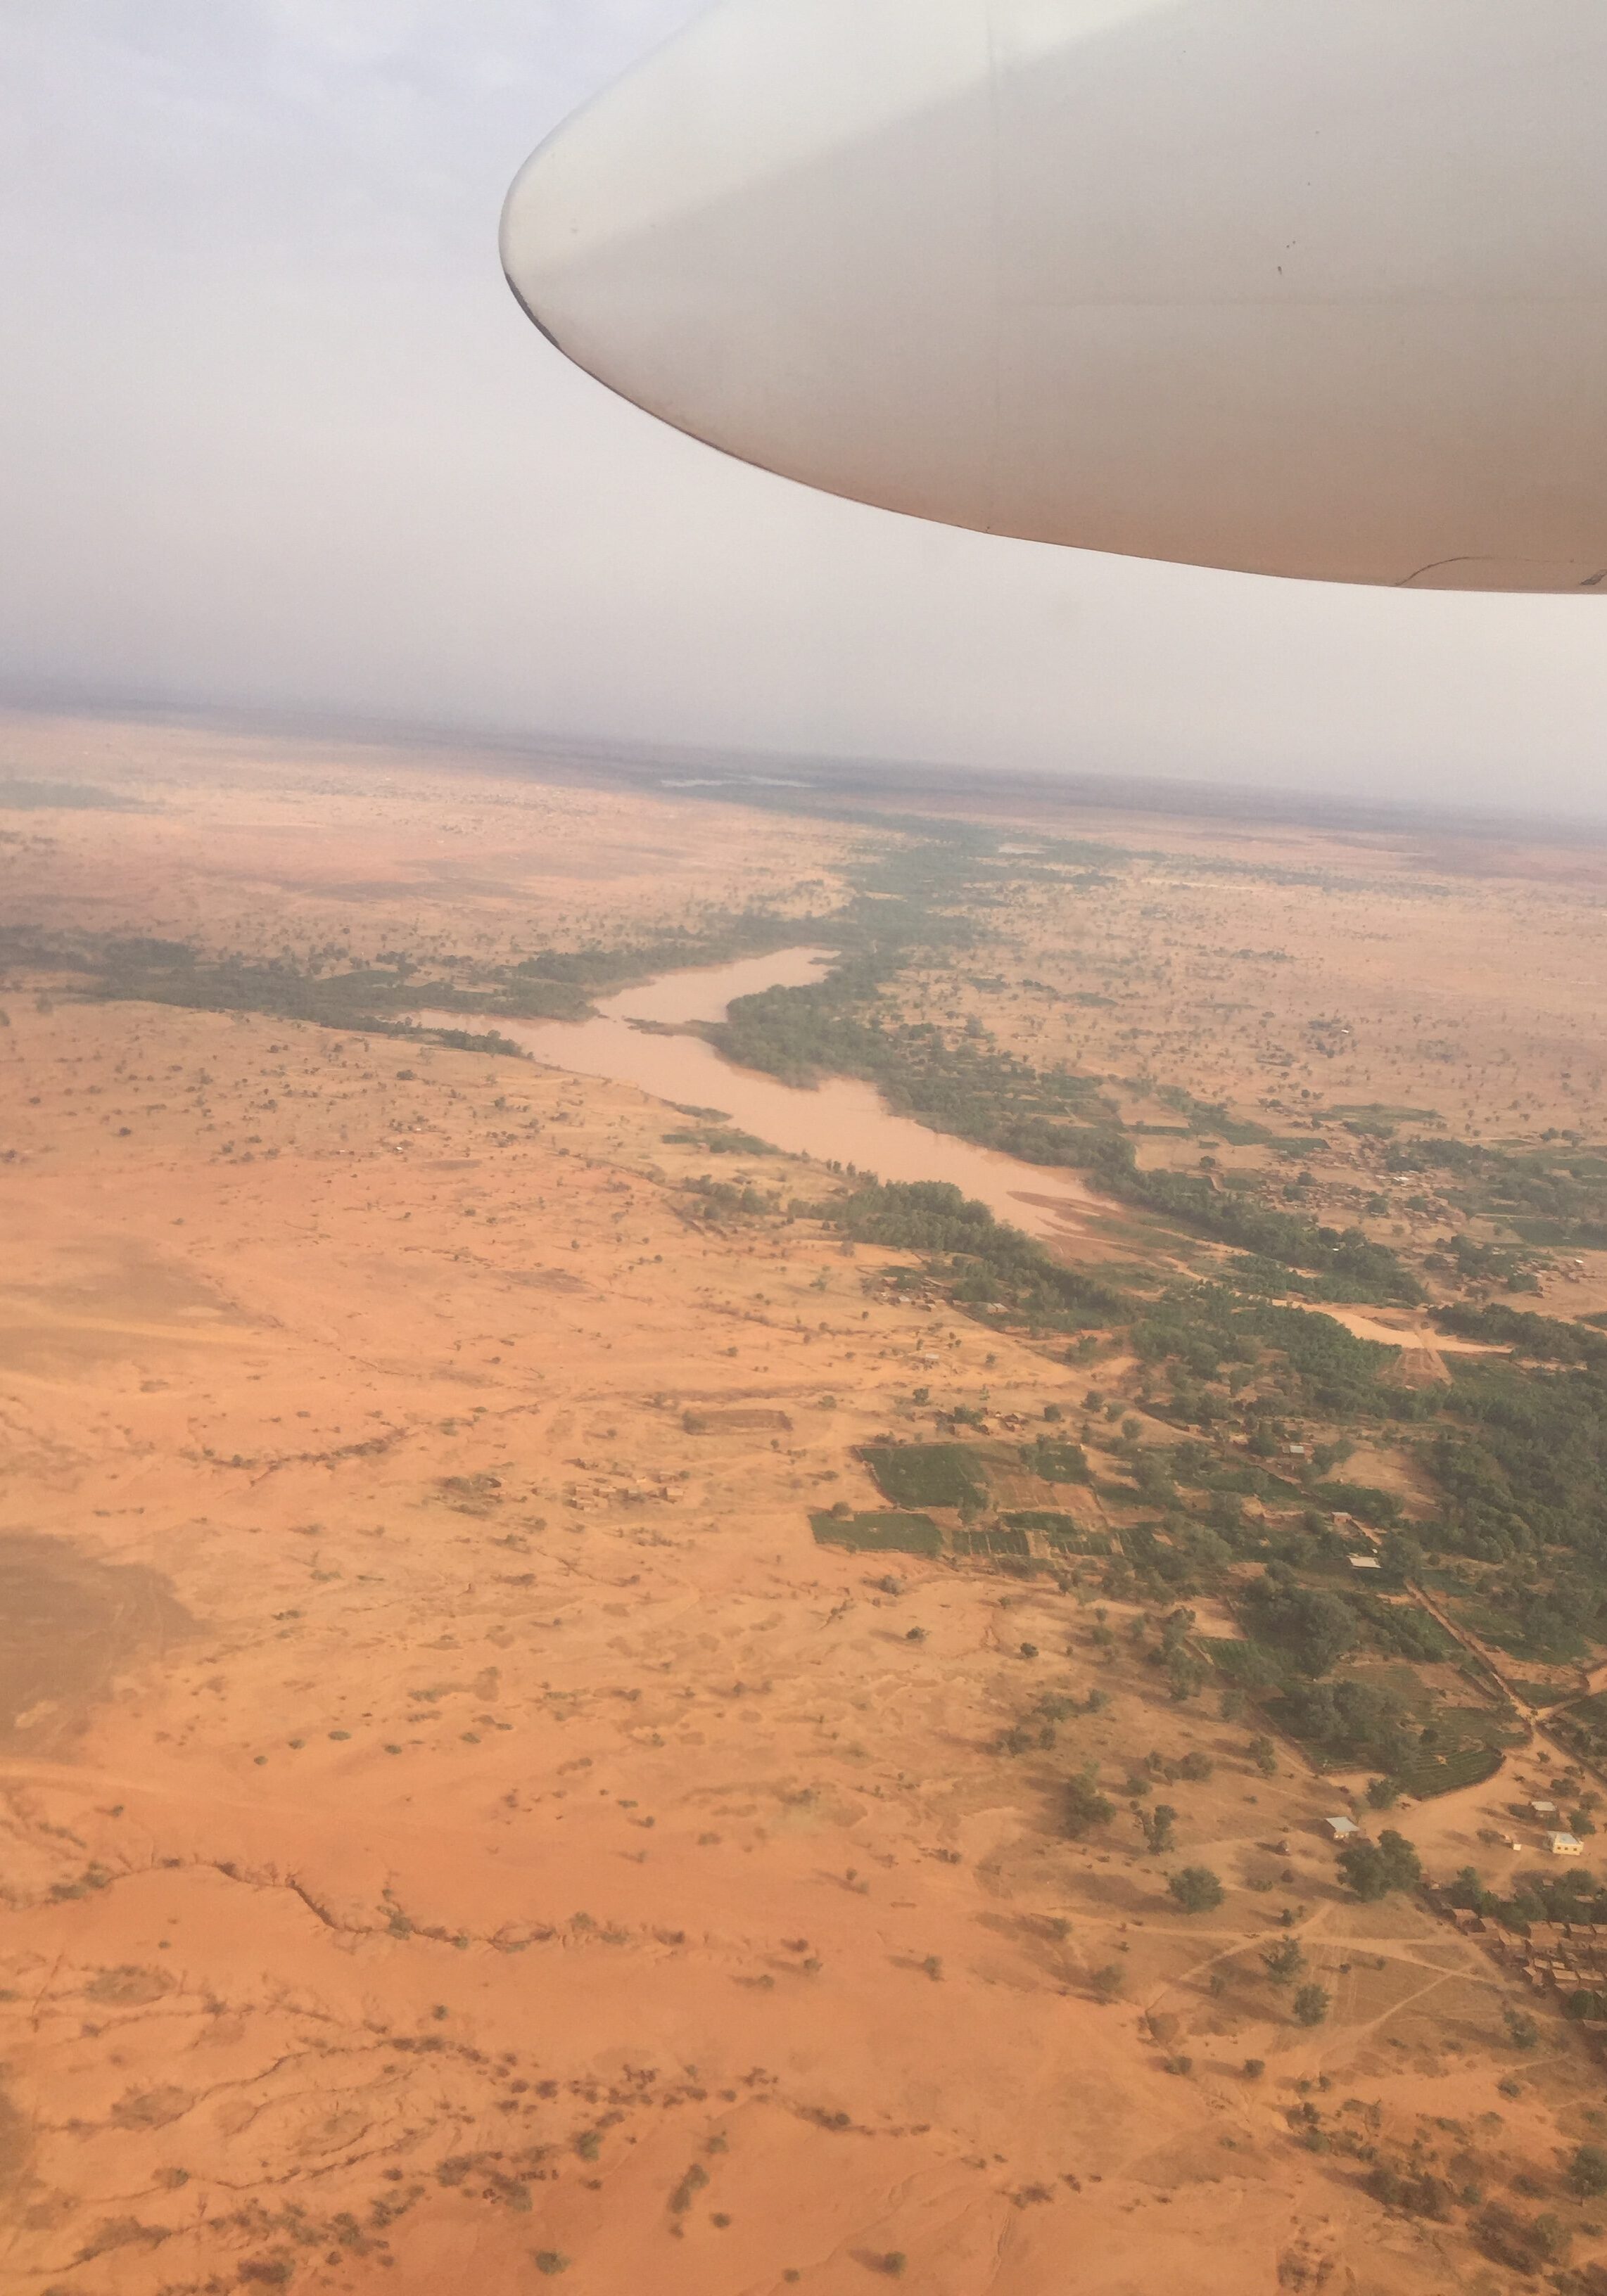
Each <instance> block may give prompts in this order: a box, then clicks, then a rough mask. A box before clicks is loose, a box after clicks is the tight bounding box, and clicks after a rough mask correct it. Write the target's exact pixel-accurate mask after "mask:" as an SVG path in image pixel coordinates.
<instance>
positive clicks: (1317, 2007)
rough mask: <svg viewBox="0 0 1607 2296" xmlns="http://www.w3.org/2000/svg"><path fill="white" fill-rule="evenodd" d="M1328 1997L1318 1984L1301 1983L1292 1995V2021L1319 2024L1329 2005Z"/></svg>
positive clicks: (1301, 2023)
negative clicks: (1297, 1990)
mask: <svg viewBox="0 0 1607 2296" xmlns="http://www.w3.org/2000/svg"><path fill="white" fill-rule="evenodd" d="M1330 2006H1331V2003H1330V2000H1329V1997H1328V1995H1327V1993H1326V1992H1325V1990H1324V1988H1323V1987H1322V1986H1320V1985H1302V1986H1301V1988H1300V1991H1299V1992H1298V1993H1297V1994H1296V1995H1295V1997H1294V2021H1295V2023H1296V2024H1297V2025H1320V2024H1321V2023H1322V2021H1323V2020H1324V2018H1325V2017H1326V2016H1327V2014H1328V2011H1329V2008H1330Z"/></svg>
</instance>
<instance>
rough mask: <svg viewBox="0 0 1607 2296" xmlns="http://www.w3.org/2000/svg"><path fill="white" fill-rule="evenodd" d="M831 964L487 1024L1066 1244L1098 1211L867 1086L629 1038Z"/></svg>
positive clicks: (812, 960) (544, 1051)
mask: <svg viewBox="0 0 1607 2296" xmlns="http://www.w3.org/2000/svg"><path fill="white" fill-rule="evenodd" d="M833 962H834V958H833V955H832V952H831V951H830V950H822V949H811V948H791V949H782V950H780V951H778V952H776V953H775V954H774V955H769V956H749V957H742V958H740V959H739V960H738V961H737V962H736V963H735V964H717V965H705V966H702V967H701V968H699V969H698V970H696V971H694V972H666V973H661V974H660V976H659V978H658V979H657V980H649V981H644V982H643V983H642V984H641V986H640V987H638V988H627V989H624V990H622V991H621V992H620V994H619V996H610V997H608V998H606V999H604V1000H603V1001H602V1002H601V1003H600V1004H599V1005H598V1008H597V1013H596V1016H595V1018H594V1019H593V1020H590V1021H504V1020H498V1021H495V1022H494V1023H492V1024H491V1025H492V1026H493V1027H494V1028H495V1029H496V1033H497V1035H498V1036H502V1037H508V1038H509V1039H510V1040H511V1041H512V1043H514V1044H516V1045H519V1046H522V1047H523V1049H524V1050H525V1051H527V1052H529V1053H530V1054H533V1055H534V1057H535V1058H536V1059H537V1060H538V1061H541V1062H545V1064H546V1065H547V1066H548V1067H551V1068H556V1069H567V1070H570V1072H571V1073H573V1074H574V1075H577V1076H593V1077H606V1078H609V1079H610V1081H611V1082H612V1083H615V1084H634V1085H636V1086H638V1087H640V1089H641V1090H642V1091H644V1092H648V1093H652V1094H653V1095H655V1097H657V1098H658V1099H660V1100H665V1101H668V1102H670V1103H678V1104H680V1105H681V1106H682V1107H686V1106H691V1107H696V1108H717V1109H718V1110H719V1111H721V1112H722V1114H724V1115H725V1116H726V1117H728V1118H729V1119H730V1120H731V1121H732V1123H734V1124H735V1125H738V1126H740V1127H741V1128H742V1130H743V1131H744V1132H751V1133H752V1134H753V1135H754V1136H756V1138H758V1139H760V1140H766V1141H768V1142H769V1143H770V1144H771V1146H772V1147H775V1148H782V1149H784V1150H786V1151H787V1152H788V1153H789V1154H791V1155H794V1156H808V1157H811V1158H813V1159H814V1160H816V1162H821V1163H824V1162H827V1161H829V1160H832V1159H833V1158H834V1159H835V1160H837V1161H838V1162H839V1163H841V1164H852V1165H854V1166H856V1167H857V1169H858V1170H860V1171H861V1172H867V1173H872V1172H873V1173H874V1174H875V1175H876V1177H878V1178H879V1179H883V1180H952V1181H953V1182H954V1184H955V1186H956V1187H957V1188H961V1189H963V1191H964V1193H966V1194H967V1195H968V1196H976V1197H979V1198H980V1200H981V1201H982V1202H983V1203H985V1204H986V1205H987V1206H988V1210H990V1211H992V1212H993V1213H994V1214H995V1216H996V1218H999V1219H1007V1220H1010V1221H1012V1222H1013V1224H1014V1226H1017V1227H1020V1228H1024V1229H1025V1230H1026V1231H1027V1233H1028V1234H1030V1235H1037V1236H1043V1237H1054V1236H1056V1235H1062V1234H1065V1232H1066V1229H1067V1226H1068V1225H1069V1224H1070V1222H1071V1221H1073V1220H1075V1219H1077V1218H1078V1216H1079V1215H1080V1216H1082V1217H1083V1218H1086V1213H1087V1211H1088V1210H1090V1209H1091V1208H1092V1207H1094V1206H1095V1204H1099V1209H1101V1210H1108V1209H1109V1207H1108V1206H1105V1205H1103V1204H1101V1203H1099V1200H1098V1199H1097V1198H1095V1197H1094V1196H1093V1195H1092V1194H1091V1193H1090V1192H1089V1191H1088V1190H1087V1189H1086V1188H1085V1187H1084V1186H1083V1185H1082V1184H1081V1182H1080V1181H1078V1180H1077V1179H1075V1178H1073V1177H1071V1175H1070V1174H1069V1173H1066V1172H1063V1171H1055V1172H1049V1171H1043V1170H1040V1169H1038V1168H1037V1166H1036V1165H1032V1164H1021V1163H1018V1162H1016V1160H1015V1159H1014V1158H1013V1157H1010V1156H1000V1155H996V1154H995V1153H994V1152H993V1151H992V1150H991V1149H988V1148H974V1147H972V1145H971V1144H970V1143H969V1142H968V1141H964V1140H955V1139H952V1138H951V1137H950V1136H948V1135H947V1133H942V1132H929V1131H928V1130H927V1128H926V1127H925V1125H923V1124H917V1123H916V1122H915V1120H914V1118H913V1117H908V1116H896V1115H895V1114H894V1113H893V1111H891V1110H890V1108H889V1107H888V1106H887V1104H886V1103H885V1102H884V1101H883V1100H882V1098H881V1094H880V1093H879V1092H878V1091H877V1090H876V1088H875V1087H874V1086H873V1085H870V1084H865V1083H861V1082H859V1081H858V1080H857V1079H856V1078H850V1077H828V1078H826V1079H825V1081H824V1083H822V1084H820V1085H817V1086H814V1087H808V1086H799V1085H789V1084H782V1083H780V1082H779V1081H778V1080H777V1079H776V1078H775V1077H768V1076H761V1075H759V1074H758V1072H757V1071H756V1070H751V1069H739V1068H734V1067H733V1066H732V1065H731V1063H730V1062H728V1061H724V1060H722V1059H721V1058H720V1055H719V1054H717V1052H716V1051H715V1050H714V1048H713V1046H711V1045H706V1044H704V1043H703V1042H702V1041H701V1038H700V1037H661V1036H658V1035H655V1034H652V1033H651V1032H650V1031H647V1030H644V1029H641V1028H637V1027H633V1026H632V1023H633V1022H635V1021H658V1022H659V1023H660V1025H666V1026H674V1025H676V1023H680V1022H685V1021H723V1020H724V1019H725V1017H726V1006H727V1005H729V1004H731V1003H732V1001H733V1000H734V998H736V997H738V996H754V995H756V994H757V993H758V990H760V989H761V988H801V987H803V986H804V985H805V984H806V983H807V982H808V981H811V980H817V979H818V978H819V976H820V974H821V973H822V972H824V971H826V970H827V969H828V968H829V967H830V965H831V964H832V963H833ZM419 1018H420V1019H421V1020H422V1021H426V1022H429V1021H433V1022H435V1023H437V1024H439V1025H444V1026H448V1027H453V1028H461V1027H462V1026H463V1025H464V1024H463V1021H462V1020H461V1018H455V1017H454V1016H453V1015H451V1014H448V1013H421V1014H420V1015H419Z"/></svg>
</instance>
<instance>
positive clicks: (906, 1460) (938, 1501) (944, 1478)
mask: <svg viewBox="0 0 1607 2296" xmlns="http://www.w3.org/2000/svg"><path fill="white" fill-rule="evenodd" d="M859 1456H860V1457H861V1458H862V1459H863V1460H864V1462H865V1465H866V1466H867V1467H868V1468H869V1469H870V1471H871V1472H872V1474H873V1476H874V1477H875V1479H876V1487H877V1488H878V1489H879V1490H880V1491H881V1494H882V1496H883V1497H884V1498H889V1499H890V1500H891V1501H892V1503H893V1505H895V1506H898V1507H931V1506H940V1507H972V1506H977V1505H980V1504H981V1502H982V1501H983V1500H984V1499H985V1498H986V1497H987V1495H988V1481H987V1478H986V1476H985V1475H984V1474H983V1472H982V1468H981V1464H980V1461H979V1460H978V1458H977V1456H976V1453H975V1452H974V1451H972V1450H971V1449H969V1448H968V1447H967V1446H966V1445H964V1444H963V1443H876V1444H870V1445H867V1447H865V1449H864V1450H863V1451H861V1453H860V1454H859Z"/></svg>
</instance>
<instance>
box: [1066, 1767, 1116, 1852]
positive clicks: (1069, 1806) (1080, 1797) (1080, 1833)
mask: <svg viewBox="0 0 1607 2296" xmlns="http://www.w3.org/2000/svg"><path fill="white" fill-rule="evenodd" d="M1065 1814H1066V1832H1067V1833H1069V1834H1070V1837H1071V1839H1072V1841H1082V1839H1083V1837H1084V1836H1085V1835H1086V1834H1088V1833H1092V1832H1093V1831H1094V1829H1095V1826H1096V1825H1109V1824H1110V1823H1111V1819H1112V1818H1113V1817H1114V1816H1115V1815H1116V1808H1115V1804H1114V1803H1113V1802H1111V1800H1108V1799H1107V1797H1106V1796H1105V1795H1104V1794H1102V1793H1101V1792H1100V1791H1099V1772H1098V1770H1097V1769H1096V1768H1095V1765H1094V1764H1093V1763H1092V1762H1090V1763H1089V1764H1088V1765H1087V1767H1086V1769H1084V1770H1082V1771H1080V1772H1079V1773H1078V1775H1077V1776H1076V1777H1074V1778H1071V1779H1070V1780H1068V1782H1067V1785H1066V1802H1065Z"/></svg>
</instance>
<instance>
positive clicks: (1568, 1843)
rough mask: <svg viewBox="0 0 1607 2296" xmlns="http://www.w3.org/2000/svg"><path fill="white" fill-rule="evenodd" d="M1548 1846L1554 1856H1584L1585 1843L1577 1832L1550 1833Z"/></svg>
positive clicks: (1547, 1838)
mask: <svg viewBox="0 0 1607 2296" xmlns="http://www.w3.org/2000/svg"><path fill="white" fill-rule="evenodd" d="M1546 1848H1547V1849H1549V1850H1550V1852H1551V1854H1552V1856H1553V1857H1583V1856H1584V1854H1585V1844H1584V1843H1583V1842H1582V1841H1580V1840H1579V1837H1578V1834H1577V1833H1548V1834H1547V1835H1546Z"/></svg>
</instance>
